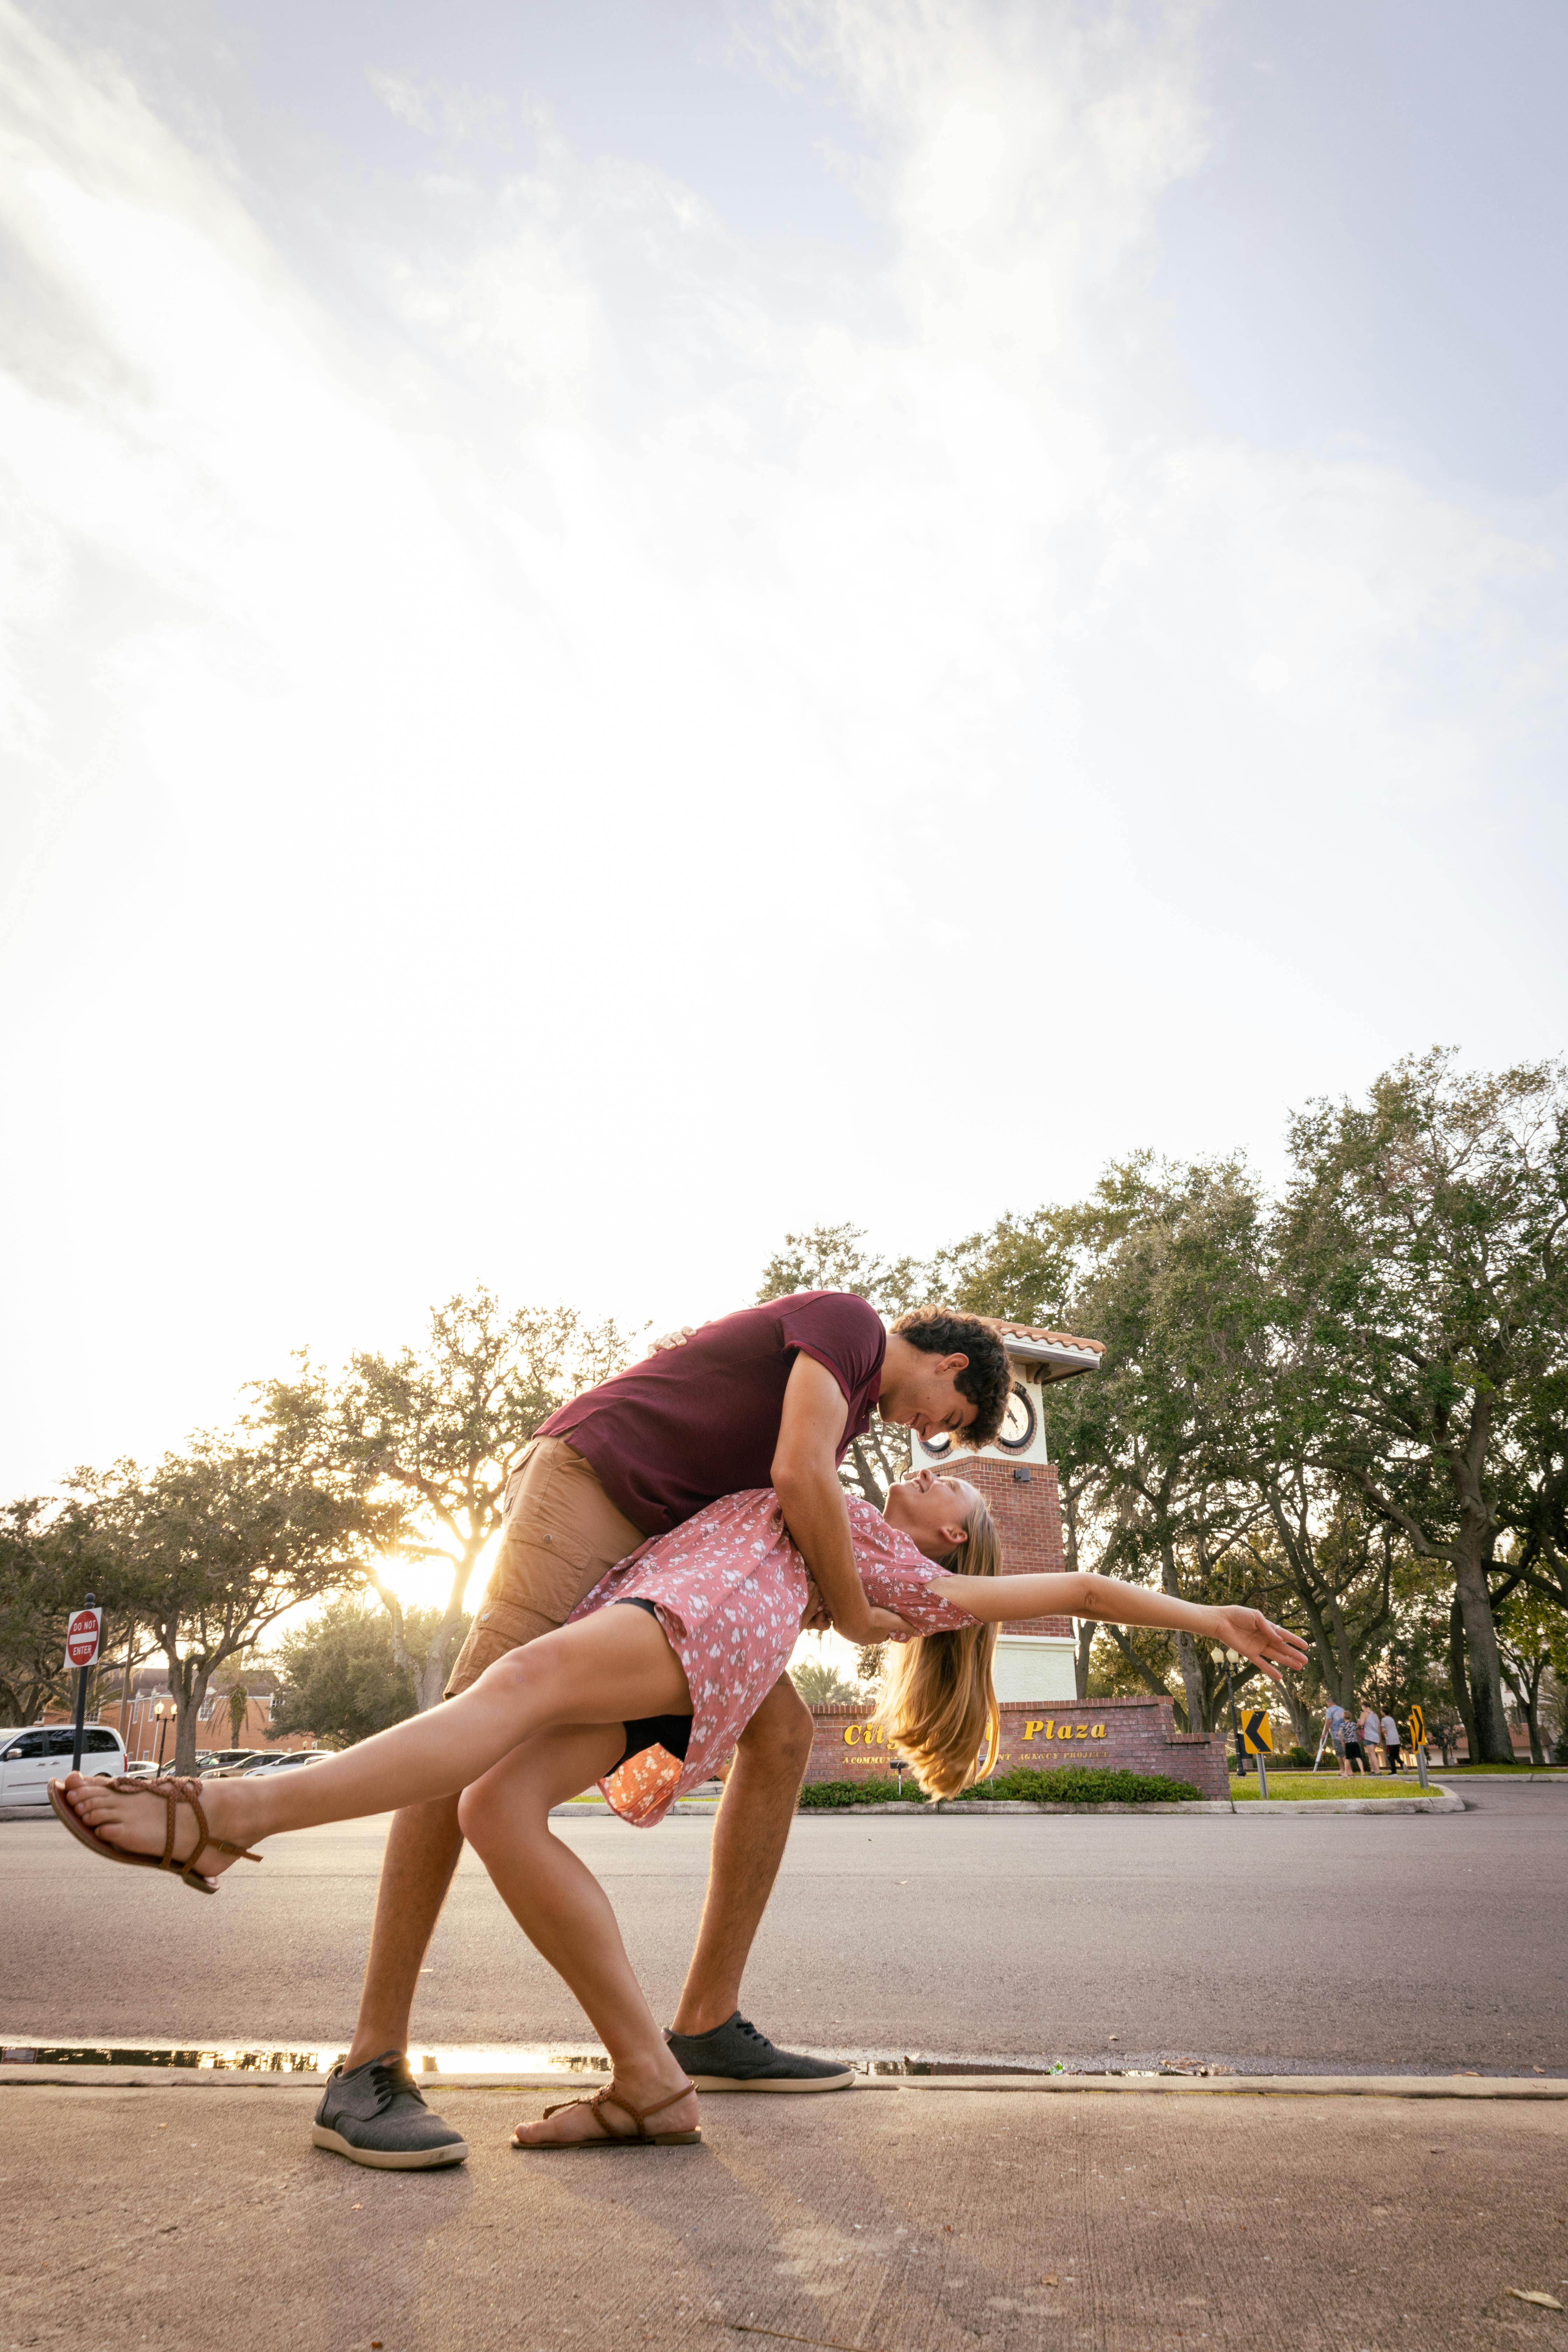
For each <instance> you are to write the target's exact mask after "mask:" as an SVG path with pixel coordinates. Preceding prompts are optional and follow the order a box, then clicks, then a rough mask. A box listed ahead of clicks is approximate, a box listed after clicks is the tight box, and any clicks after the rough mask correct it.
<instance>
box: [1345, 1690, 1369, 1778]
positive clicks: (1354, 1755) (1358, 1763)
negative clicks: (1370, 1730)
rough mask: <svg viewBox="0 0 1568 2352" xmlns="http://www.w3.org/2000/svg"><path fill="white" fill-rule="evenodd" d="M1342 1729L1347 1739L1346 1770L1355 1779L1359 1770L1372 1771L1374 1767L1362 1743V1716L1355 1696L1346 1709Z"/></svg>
mask: <svg viewBox="0 0 1568 2352" xmlns="http://www.w3.org/2000/svg"><path fill="white" fill-rule="evenodd" d="M1342 1729H1343V1732H1344V1741H1345V1770H1346V1772H1347V1773H1348V1774H1349V1776H1350V1778H1351V1779H1352V1780H1353V1779H1354V1778H1355V1776H1356V1774H1357V1773H1358V1772H1370V1771H1371V1769H1372V1767H1371V1765H1370V1764H1369V1763H1368V1762H1367V1760H1366V1750H1365V1748H1363V1746H1362V1744H1361V1718H1360V1717H1359V1716H1358V1715H1357V1713H1356V1711H1355V1701H1354V1699H1353V1698H1352V1701H1351V1703H1350V1705H1349V1706H1347V1707H1346V1708H1345V1710H1344V1723H1343V1726H1342Z"/></svg>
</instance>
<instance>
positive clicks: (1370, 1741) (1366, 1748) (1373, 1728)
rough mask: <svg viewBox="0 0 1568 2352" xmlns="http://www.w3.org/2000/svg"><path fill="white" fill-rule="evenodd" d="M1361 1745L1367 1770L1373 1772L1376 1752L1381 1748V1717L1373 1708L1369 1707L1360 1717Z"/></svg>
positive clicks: (1375, 1764) (1375, 1767) (1375, 1766)
mask: <svg viewBox="0 0 1568 2352" xmlns="http://www.w3.org/2000/svg"><path fill="white" fill-rule="evenodd" d="M1361 1744H1362V1752H1363V1755H1364V1756H1365V1758H1366V1769H1367V1770H1368V1771H1369V1772H1375V1771H1376V1769H1377V1763H1376V1756H1377V1751H1378V1749H1379V1748H1381V1747H1382V1746H1383V1717H1381V1716H1380V1715H1379V1713H1378V1711H1377V1709H1376V1707H1375V1706H1369V1707H1368V1708H1367V1711H1366V1713H1365V1714H1364V1715H1363V1717H1362V1719H1361ZM1385 1760H1386V1759H1385Z"/></svg>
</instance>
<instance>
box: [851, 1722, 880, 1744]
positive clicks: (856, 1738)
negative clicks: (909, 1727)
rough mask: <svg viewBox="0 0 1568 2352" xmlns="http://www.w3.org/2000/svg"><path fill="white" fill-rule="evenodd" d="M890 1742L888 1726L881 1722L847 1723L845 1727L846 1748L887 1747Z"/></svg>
mask: <svg viewBox="0 0 1568 2352" xmlns="http://www.w3.org/2000/svg"><path fill="white" fill-rule="evenodd" d="M887 1744H888V1733H887V1728H886V1726H885V1725H883V1724H879V1723H847V1724H846V1725H845V1727H844V1745H845V1747H846V1748H885V1747H886V1746H887Z"/></svg>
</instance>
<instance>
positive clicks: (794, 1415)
mask: <svg viewBox="0 0 1568 2352" xmlns="http://www.w3.org/2000/svg"><path fill="white" fill-rule="evenodd" d="M848 1417H849V1407H848V1405H847V1402H845V1396H844V1391H843V1390H842V1389H841V1388H840V1387H839V1385H838V1383H837V1381H836V1380H835V1379H834V1377H833V1375H832V1373H831V1372H830V1371H828V1370H827V1369H826V1366H825V1365H822V1364H819V1363H818V1362H817V1361H816V1358H815V1357H813V1356H807V1355H797V1356H796V1358H795V1362H794V1364H793V1365H792V1366H791V1368H790V1376H789V1381H788V1384H787V1386H786V1387H785V1389H784V1412H783V1414H782V1415H781V1417H780V1421H779V1442H778V1444H777V1446H776V1447H775V1448H774V1451H773V1492H774V1494H775V1495H776V1496H778V1498H779V1505H780V1507H781V1508H782V1510H783V1512H784V1525H785V1526H786V1527H787V1528H788V1529H789V1531H790V1533H791V1535H792V1536H793V1537H794V1538H795V1541H796V1543H797V1544H798V1545H799V1546H800V1548H801V1550H802V1551H803V1552H804V1553H805V1564H806V1566H807V1568H809V1569H810V1570H811V1573H812V1575H813V1577H814V1578H815V1579H816V1589H817V1591H819V1592H820V1593H821V1595H822V1597H823V1599H824V1601H826V1603H827V1606H828V1608H829V1610H830V1611H831V1612H832V1615H833V1622H834V1624H835V1626H836V1627H837V1631H838V1632H839V1633H842V1634H843V1635H844V1637H845V1639H846V1641H849V1642H885V1641H888V1640H889V1639H892V1640H895V1641H896V1640H899V1639H900V1638H901V1637H902V1636H903V1635H904V1634H906V1633H908V1632H909V1630H910V1629H909V1627H908V1626H907V1625H906V1624H905V1622H904V1621H903V1619H902V1618H901V1617H895V1616H894V1615H893V1614H892V1613H891V1612H890V1611H889V1610H886V1609H873V1608H872V1606H871V1604H870V1602H869V1601H868V1600H867V1598H866V1594H865V1590H864V1588H863V1586H862V1585H861V1582H860V1578H859V1575H858V1571H857V1570H856V1566H855V1548H854V1545H853V1544H852V1543H851V1541H850V1539H849V1513H848V1511H847V1508H846V1507H845V1501H844V1489H843V1487H842V1486H840V1485H839V1483H838V1441H839V1439H840V1438H841V1437H842V1436H843V1434H844V1424H845V1423H846V1422H847V1419H848Z"/></svg>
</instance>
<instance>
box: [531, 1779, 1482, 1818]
mask: <svg viewBox="0 0 1568 2352" xmlns="http://www.w3.org/2000/svg"><path fill="white" fill-rule="evenodd" d="M1432 1785H1433V1787H1434V1788H1436V1789H1438V1790H1439V1793H1438V1795H1436V1796H1435V1797H1306V1798H1295V1799H1292V1798H1289V1797H1270V1798H1269V1799H1268V1802H1267V1803H1264V1802H1263V1801H1261V1800H1259V1799H1255V1798H1247V1799H1245V1800H1243V1801H1241V1802H1239V1803H1237V1801H1235V1800H1233V1799H1232V1798H1230V1797H1195V1798H1190V1799H1189V1800H1188V1801H1186V1802H1185V1803H1184V1804H1158V1805H1125V1804H1103V1805H1052V1804H1047V1803H1045V1802H1043V1801H1042V1802H1040V1803H1034V1802H1031V1801H1027V1800H1026V1799H1023V1798H1016V1797H967V1798H961V1799H960V1798H955V1799H953V1800H952V1801H949V1802H947V1803H945V1804H942V1803H939V1804H933V1805H921V1804H915V1803H911V1802H910V1801H909V1800H908V1799H907V1798H906V1799H905V1800H904V1801H902V1802H900V1801H897V1800H892V1801H889V1803H887V1804H885V1805H843V1806H836V1805H813V1806H811V1807H810V1808H809V1810H807V1811H802V1812H800V1813H797V1814H796V1816H795V1819H796V1820H797V1821H802V1820H812V1819H816V1820H823V1821H843V1820H846V1819H847V1820H849V1821H858V1820H859V1819H860V1817H861V1816H862V1815H863V1814H867V1813H908V1814H913V1813H919V1814H921V1815H923V1816H925V1817H926V1818H927V1819H930V1820H933V1821H934V1820H941V1821H944V1822H951V1821H962V1820H963V1817H964V1815H965V1814H967V1813H982V1814H989V1813H1165V1814H1181V1813H1190V1814H1195V1815H1197V1816H1198V1817H1199V1818H1200V1819H1203V1818H1207V1817H1210V1816H1212V1815H1214V1814H1215V1813H1237V1814H1250V1813H1272V1814H1276V1815H1284V1814H1296V1813H1304V1814H1306V1815H1307V1816H1308V1818H1309V1819H1313V1820H1315V1819H1316V1817H1317V1816H1318V1815H1319V1814H1320V1813H1395V1814H1399V1813H1462V1812H1464V1811H1466V1810H1467V1808H1466V1805H1465V1801H1464V1799H1463V1798H1462V1797H1456V1796H1454V1795H1453V1794H1452V1792H1451V1791H1450V1790H1447V1789H1443V1788H1441V1786H1440V1783H1438V1782H1436V1781H1434V1782H1433V1783H1432ZM563 1810H564V1808H563ZM678 1810H679V1808H678V1807H676V1806H673V1805H672V1806H671V1808H670V1811H672V1812H674V1811H678ZM704 1810H706V1809H704Z"/></svg>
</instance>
